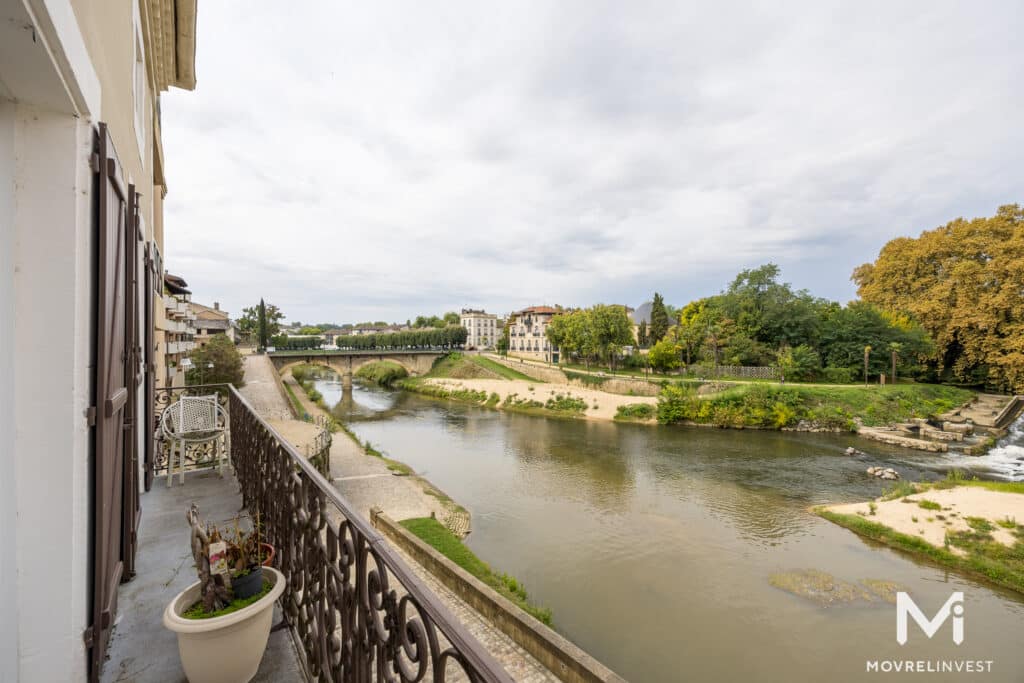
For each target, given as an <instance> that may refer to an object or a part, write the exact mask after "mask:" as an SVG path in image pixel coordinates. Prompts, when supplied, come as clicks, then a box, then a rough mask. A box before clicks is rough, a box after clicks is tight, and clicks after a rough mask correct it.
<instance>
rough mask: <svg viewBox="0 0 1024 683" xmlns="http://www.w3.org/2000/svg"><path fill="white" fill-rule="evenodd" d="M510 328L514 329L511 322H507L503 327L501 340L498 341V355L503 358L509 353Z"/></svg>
mask: <svg viewBox="0 0 1024 683" xmlns="http://www.w3.org/2000/svg"><path fill="white" fill-rule="evenodd" d="M510 327H512V325H511V322H506V323H505V324H504V325H502V327H501V339H499V340H498V353H500V354H501V355H503V356H504V355H506V354H507V353H508V347H509V328H510Z"/></svg>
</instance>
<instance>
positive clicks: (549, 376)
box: [487, 356, 661, 396]
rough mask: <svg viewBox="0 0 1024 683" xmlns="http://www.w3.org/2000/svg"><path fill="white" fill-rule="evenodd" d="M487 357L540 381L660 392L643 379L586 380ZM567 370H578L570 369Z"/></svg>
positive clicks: (623, 392)
mask: <svg viewBox="0 0 1024 683" xmlns="http://www.w3.org/2000/svg"><path fill="white" fill-rule="evenodd" d="M487 357H488V358H490V359H491V360H493V361H494V362H496V363H500V364H501V365H504V366H505V367H508V368H511V369H513V370H516V371H517V372H521V373H523V374H524V375H526V376H528V377H532V378H534V379H536V380H538V381H541V382H553V383H555V384H569V385H572V386H576V387H580V388H583V389H596V390H598V391H607V392H608V393H609V394H620V395H622V396H657V395H658V394H659V393H661V387H660V386H659V385H658V384H657V383H655V382H649V381H647V380H645V379H632V378H629V377H617V376H615V375H608V376H606V377H604V378H601V377H598V376H594V379H595V380H598V379H603V380H604V381H602V382H600V383H598V382H597V381H594V382H587V381H586V380H582V379H577V378H574V377H569V376H567V375H566V374H565V372H563V371H562V370H561V369H559V368H556V367H553V366H551V367H549V366H544V365H534V364H533V363H529V362H526V363H520V362H519V361H517V360H509V359H505V358H501V357H500V356H487ZM569 372H578V371H575V370H570V371H569ZM580 374H583V373H580Z"/></svg>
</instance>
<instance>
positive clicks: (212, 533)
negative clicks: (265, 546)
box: [163, 504, 285, 683]
mask: <svg viewBox="0 0 1024 683" xmlns="http://www.w3.org/2000/svg"><path fill="white" fill-rule="evenodd" d="M186 517H187V519H188V522H189V526H190V527H191V532H192V533H191V551H192V557H193V560H194V561H195V565H196V571H197V572H198V575H199V580H198V581H197V582H195V583H193V584H192V585H191V586H189V587H188V588H186V589H185V590H183V591H182V592H181V593H178V595H177V596H175V598H174V599H173V600H172V601H171V603H170V604H169V605H168V606H167V608H166V609H165V610H164V618H163V622H164V626H166V627H167V628H168V629H170V630H172V631H174V632H175V633H177V634H178V652H179V654H180V655H181V664H182V668H183V669H184V670H185V676H186V677H187V678H188V680H189V681H190V682H191V683H204V682H206V681H210V682H213V681H223V682H225V683H231V682H234V681H238V682H239V683H242V682H244V681H248V680H250V679H252V677H253V676H255V675H256V671H257V670H258V669H259V665H260V660H262V659H263V652H264V650H265V649H266V647H267V640H268V638H269V635H270V626H271V621H272V618H273V613H274V603H275V601H276V600H277V599H278V597H280V596H281V593H282V592H284V588H285V578H284V576H283V575H282V574H281V573H280V572H279V571H277V570H276V569H274V568H273V567H269V566H266V567H264V566H262V565H261V562H262V560H263V559H264V556H265V555H266V553H265V552H264V551H263V550H262V549H261V548H262V546H261V543H260V540H259V539H260V534H259V524H257V525H256V526H255V528H254V530H253V531H252V532H250V533H246V534H243V533H242V532H241V529H240V528H239V525H238V523H237V521H236V524H235V530H234V531H235V534H234V536H233V538H230V539H225V538H224V537H223V536H222V534H221V532H220V530H219V529H217V528H216V527H215V526H213V525H204V524H203V523H202V521H201V520H200V519H199V512H198V510H197V508H196V506H195V505H194V504H193V505H192V506H191V508H190V509H189V510H188V512H187V513H186ZM235 574H237V579H242V580H243V581H244V580H245V578H246V577H249V576H251V575H254V574H255V575H258V576H259V578H260V581H259V583H258V584H257V590H256V592H255V593H254V594H253V595H250V596H249V597H246V598H241V597H239V596H238V585H237V580H236V577H235V576H234V575H235Z"/></svg>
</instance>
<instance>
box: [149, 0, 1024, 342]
mask: <svg viewBox="0 0 1024 683" xmlns="http://www.w3.org/2000/svg"><path fill="white" fill-rule="evenodd" d="M783 7H785V12H783V11H782V8H783ZM1019 14H1020V9H1019V8H1018V6H1017V5H1016V4H1015V3H1012V2H1006V3H1003V4H995V3H991V4H986V5H985V6H984V7H983V8H981V7H972V6H970V5H968V4H966V3H949V4H941V3H928V4H923V3H913V4H911V3H908V4H899V5H896V6H893V5H892V4H891V3H886V4H881V3H879V4H871V3H857V4H849V3H842V4H836V5H827V4H825V3H807V4H805V5H804V6H803V7H796V6H794V5H791V4H790V5H785V6H779V5H767V6H765V8H764V9H759V10H751V9H749V8H747V7H745V6H743V5H742V4H738V5H735V6H728V5H723V4H720V3H716V4H715V5H714V6H710V5H709V6H706V7H703V8H696V9H695V8H692V7H681V6H678V4H677V3H630V4H629V5H628V6H627V5H622V4H620V3H607V4H599V3H583V2H577V3H559V4H555V3H547V2H537V3H504V4H502V5H485V4H482V3H468V2H467V3H444V4H443V5H440V6H436V5H427V4H423V3H373V4H372V5H346V6H341V5H339V4H337V3H322V4H319V5H317V6H316V7H315V8H312V7H311V6H306V5H303V8H302V11H299V10H295V9H288V10H285V9H282V8H281V6H279V5H262V4H260V3H255V4H253V3H241V2H231V3H229V2H222V3H221V2H218V3H206V4H204V5H203V6H202V7H201V9H200V16H199V36H198V56H197V71H198V76H199V86H198V89H197V91H196V92H194V93H177V92H175V93H171V94H169V95H167V96H165V97H164V101H163V130H164V144H165V150H166V156H167V174H168V178H169V190H170V191H169V194H168V198H167V227H166V235H167V236H166V249H165V250H166V252H167V264H168V267H169V268H170V269H171V270H172V271H173V272H176V273H178V274H180V275H182V276H184V277H185V278H186V279H187V280H188V281H189V282H190V284H191V285H192V287H193V289H194V291H195V292H196V296H197V298H199V299H202V300H213V299H216V300H218V301H220V302H221V303H222V304H223V305H224V306H226V307H227V308H228V310H230V311H232V312H237V311H239V310H240V309H241V307H242V306H245V305H250V304H251V303H252V302H254V301H256V300H258V298H259V297H260V296H263V297H265V298H266V299H267V300H269V301H273V302H275V303H277V304H278V305H280V306H281V307H282V308H283V309H284V310H285V312H286V313H288V314H289V316H290V317H291V318H293V319H301V320H303V321H328V320H330V321H338V322H342V321H353V320H362V319H368V318H371V319H380V318H385V319H397V320H404V319H406V318H409V317H414V316H415V315H417V314H420V313H437V312H441V311H443V310H450V309H453V308H457V307H459V306H461V305H474V306H481V305H482V306H486V307H488V308H489V309H493V310H497V311H500V312H504V311H508V310H512V309H514V308H518V307H522V306H525V305H529V304H532V303H540V302H547V303H564V304H575V305H579V304H588V303H593V302H596V301H615V302H622V303H630V304H634V305H635V304H638V303H640V302H641V301H642V300H644V299H645V298H647V297H648V296H649V294H650V292H652V291H653V290H655V289H657V290H659V291H662V292H663V293H665V294H666V296H667V298H668V300H669V301H671V302H675V303H679V304H681V303H685V302H686V301H688V300H689V299H691V298H693V297H695V296H699V295H704V294H708V293H711V292H714V291H717V290H718V289H719V288H721V287H722V286H723V285H724V284H725V283H726V282H727V281H729V280H730V279H731V277H732V275H733V274H734V273H735V272H736V271H737V270H739V269H741V268H744V267H750V266H753V265H757V264H759V263H763V262H765V261H768V260H773V261H775V262H777V263H779V264H780V265H781V266H782V267H783V274H784V276H785V277H786V279H787V280H790V281H793V282H794V283H795V284H797V285H798V286H800V287H807V288H809V289H811V290H812V291H813V292H814V293H816V294H818V295H821V296H828V297H832V298H839V299H848V298H850V297H851V296H852V295H853V289H852V286H851V285H850V283H849V282H848V280H847V278H848V275H849V272H850V270H851V269H852V267H853V266H855V265H857V264H859V263H861V262H863V261H866V260H870V259H872V258H873V257H874V256H875V255H876V254H877V251H878V249H879V248H880V247H881V245H882V244H883V243H884V242H885V241H886V240H888V239H890V238H891V237H894V236H896V235H898V234H916V233H917V232H919V231H920V230H923V229H927V228H931V227H934V226H935V225H938V224H940V223H943V222H945V221H947V220H950V219H952V218H955V217H957V216H959V215H969V216H973V215H983V214H991V213H992V212H993V211H994V210H995V208H996V206H997V205H999V204H1000V203H1006V202H1013V201H1019V200H1020V197H1019V196H1015V194H1014V193H1015V192H1019V190H1020V188H1021V187H1024V182H1022V181H1024V177H1022V176H1024V171H1022V170H1021V167H1020V164H1019V157H1020V155H1021V152H1022V151H1024V150H1022V147H1024V145H1022V142H1024V133H1022V132H1021V128H1020V126H1019V125H1018V124H1017V117H1018V116H1019V112H1020V111H1021V110H1022V105H1024V94H1022V92H1021V89H1020V88H1019V87H1017V83H1016V78H1017V76H1018V75H1019V74H1020V73H1022V72H1024V51H1022V50H1020V49H1019V48H1018V47H1016V45H1017V44H1018V42H1019V41H1018V39H1017V36H1016V30H1015V29H1016V27H1017V26H1019V25H1020V22H1019V19H1020V17H1019ZM1014 17H1016V20H1014Z"/></svg>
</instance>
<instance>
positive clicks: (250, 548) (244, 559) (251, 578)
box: [214, 516, 274, 600]
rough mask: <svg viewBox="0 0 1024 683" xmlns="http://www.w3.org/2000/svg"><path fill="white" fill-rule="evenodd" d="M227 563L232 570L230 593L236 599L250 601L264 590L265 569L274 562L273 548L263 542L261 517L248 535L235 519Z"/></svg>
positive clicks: (228, 547) (257, 518)
mask: <svg viewBox="0 0 1024 683" xmlns="http://www.w3.org/2000/svg"><path fill="white" fill-rule="evenodd" d="M214 531H216V527H214ZM226 559H227V564H228V566H229V567H230V568H231V590H232V593H233V594H234V597H235V598H236V599H242V600H244V599H246V598H250V597H252V596H253V595H256V594H257V593H259V592H260V591H261V590H262V589H263V568H264V567H269V566H270V563H271V562H272V561H273V559H274V547H273V546H272V545H270V544H269V543H263V542H262V541H261V540H260V520H259V516H257V517H256V521H255V524H254V525H253V530H252V531H251V532H249V533H246V532H245V531H242V528H241V526H240V524H239V520H238V518H237V517H236V518H235V528H234V536H233V537H232V538H231V539H230V540H228V541H227V548H226Z"/></svg>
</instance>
